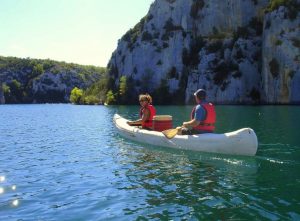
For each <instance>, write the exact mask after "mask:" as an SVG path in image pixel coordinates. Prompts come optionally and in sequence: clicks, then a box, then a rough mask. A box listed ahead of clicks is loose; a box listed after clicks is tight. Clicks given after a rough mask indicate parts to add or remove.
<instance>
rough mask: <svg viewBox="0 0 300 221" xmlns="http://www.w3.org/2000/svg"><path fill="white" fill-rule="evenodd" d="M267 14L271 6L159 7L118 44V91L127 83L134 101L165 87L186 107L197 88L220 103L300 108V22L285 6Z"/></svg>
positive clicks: (167, 3)
mask: <svg viewBox="0 0 300 221" xmlns="http://www.w3.org/2000/svg"><path fill="white" fill-rule="evenodd" d="M267 7H269V1H268V0H236V1H231V0H225V1H218V0H206V1H204V0H157V1H155V2H154V3H152V5H151V7H150V10H149V12H148V14H147V15H146V16H145V17H144V18H143V19H142V20H141V21H140V22H139V23H138V24H137V25H136V26H135V27H134V28H133V29H131V30H129V31H128V32H127V33H126V34H125V35H124V36H123V37H122V38H121V39H120V41H119V43H118V47H117V49H116V50H115V52H114V53H113V54H112V57H111V59H110V61H109V64H108V69H109V73H110V76H111V77H112V78H114V79H115V80H116V84H117V85H116V86H118V82H119V79H120V77H121V76H127V78H129V79H130V80H131V81H132V82H133V84H134V85H135V89H136V91H137V93H140V92H145V91H147V92H150V93H152V92H153V93H157V92H158V94H159V91H157V90H159V88H161V85H162V83H163V82H167V85H168V89H169V93H170V94H173V95H174V94H175V95H176V94H179V93H182V92H183V93H184V94H185V97H184V101H183V102H185V103H187V102H189V100H190V99H191V98H192V97H193V96H192V94H193V92H194V91H195V90H196V89H197V88H200V87H201V88H205V89H206V90H207V92H208V97H209V99H210V100H211V101H213V102H216V103H230V104H238V103H297V102H299V100H300V93H299V90H300V89H299V88H300V82H299V78H300V73H299V59H300V58H299V56H298V57H297V55H299V20H300V18H299V16H300V15H299V13H298V14H297V13H296V17H295V13H294V15H293V16H294V18H293V19H291V18H289V17H288V16H286V13H287V11H288V7H286V6H281V7H279V8H276V9H275V10H273V11H271V12H269V13H267V14H266V13H265V10H266V9H267ZM283 30H284V32H282V31H283ZM280 33H281V35H280ZM274 36H281V37H279V38H278V40H277V38H276V39H275V40H274ZM297 36H298V38H297ZM274 41H275V45H274ZM277 67H278V70H277V69H276V68H277ZM272 72H274V73H275V76H274V74H272ZM116 88H117V87H116Z"/></svg>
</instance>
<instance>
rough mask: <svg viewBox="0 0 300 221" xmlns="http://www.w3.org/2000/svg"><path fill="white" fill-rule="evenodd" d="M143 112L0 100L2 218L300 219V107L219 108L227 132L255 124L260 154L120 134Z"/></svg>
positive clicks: (162, 109)
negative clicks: (173, 145)
mask: <svg viewBox="0 0 300 221" xmlns="http://www.w3.org/2000/svg"><path fill="white" fill-rule="evenodd" d="M156 108H157V112H158V113H159V114H171V115H172V116H173V118H174V122H175V123H174V125H179V124H180V122H182V121H184V120H187V119H188V116H189V112H190V110H191V106H157V107H156ZM138 109H139V108H138V106H109V107H105V106H75V105H65V104H44V105H2V106H1V105H0V220H47V221H48V220H199V219H200V220H300V132H299V131H300V107H299V106H217V116H218V123H217V132H219V133H223V132H227V131H232V130H236V129H238V128H242V127H251V128H253V129H254V130H255V132H256V134H257V136H258V140H259V147H258V152H257V155H256V156H255V157H239V156H228V155H217V154H207V153H199V152H192V151H180V150H172V149H167V148H163V147H154V146H147V145H143V144H138V143H135V142H132V141H130V140H127V139H124V138H122V137H120V136H119V135H118V133H117V131H116V129H115V128H114V126H113V124H112V117H113V114H114V113H119V114H121V115H123V116H125V117H127V118H131V119H134V118H136V117H137V114H136V113H137V112H138Z"/></svg>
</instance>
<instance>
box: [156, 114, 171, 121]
mask: <svg viewBox="0 0 300 221" xmlns="http://www.w3.org/2000/svg"><path fill="white" fill-rule="evenodd" d="M153 120H172V116H171V115H155V116H154V117H153Z"/></svg>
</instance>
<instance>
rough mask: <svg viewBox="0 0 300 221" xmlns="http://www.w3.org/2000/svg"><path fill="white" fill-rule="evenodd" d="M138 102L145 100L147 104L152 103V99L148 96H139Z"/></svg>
mask: <svg viewBox="0 0 300 221" xmlns="http://www.w3.org/2000/svg"><path fill="white" fill-rule="evenodd" d="M139 100H147V101H148V103H150V104H151V103H152V97H151V96H150V95H149V94H140V95H139Z"/></svg>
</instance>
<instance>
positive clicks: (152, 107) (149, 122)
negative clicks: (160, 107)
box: [140, 104, 156, 128]
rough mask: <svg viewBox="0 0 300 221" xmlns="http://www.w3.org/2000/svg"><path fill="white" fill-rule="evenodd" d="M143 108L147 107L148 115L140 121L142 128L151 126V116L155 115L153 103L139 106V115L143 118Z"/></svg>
mask: <svg viewBox="0 0 300 221" xmlns="http://www.w3.org/2000/svg"><path fill="white" fill-rule="evenodd" d="M145 109H149V111H150V117H149V119H148V120H147V121H145V122H143V123H142V128H152V125H153V117H154V116H155V115H156V110H155V108H154V106H153V105H151V104H148V105H147V106H145V107H141V109H140V117H141V118H143V115H144V111H145Z"/></svg>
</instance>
